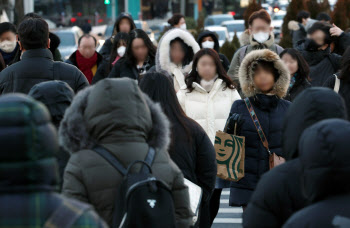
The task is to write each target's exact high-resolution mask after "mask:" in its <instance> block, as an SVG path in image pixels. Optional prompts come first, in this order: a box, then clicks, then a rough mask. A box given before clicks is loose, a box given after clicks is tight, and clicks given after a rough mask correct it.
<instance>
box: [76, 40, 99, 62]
mask: <svg viewBox="0 0 350 228" xmlns="http://www.w3.org/2000/svg"><path fill="white" fill-rule="evenodd" d="M78 50H79V52H80V54H81V55H82V56H84V58H86V59H89V58H91V57H92V56H93V55H94V54H95V52H96V44H95V40H94V39H93V38H92V37H84V38H83V39H82V40H81V41H80V45H79V47H78Z"/></svg>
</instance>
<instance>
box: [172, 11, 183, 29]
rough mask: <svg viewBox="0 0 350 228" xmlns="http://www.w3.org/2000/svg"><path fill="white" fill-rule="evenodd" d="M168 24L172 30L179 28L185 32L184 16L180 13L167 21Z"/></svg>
mask: <svg viewBox="0 0 350 228" xmlns="http://www.w3.org/2000/svg"><path fill="white" fill-rule="evenodd" d="M168 23H169V24H170V26H171V27H172V28H179V29H182V30H187V25H186V20H185V17H184V15H182V14H180V13H175V14H174V15H173V16H172V17H171V18H170V19H169V20H168Z"/></svg>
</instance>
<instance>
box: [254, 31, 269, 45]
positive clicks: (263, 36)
mask: <svg viewBox="0 0 350 228" xmlns="http://www.w3.org/2000/svg"><path fill="white" fill-rule="evenodd" d="M269 37H270V33H268V32H258V33H255V34H253V38H254V40H256V41H258V42H259V43H261V44H262V43H264V42H265V41H267V40H268V39H269Z"/></svg>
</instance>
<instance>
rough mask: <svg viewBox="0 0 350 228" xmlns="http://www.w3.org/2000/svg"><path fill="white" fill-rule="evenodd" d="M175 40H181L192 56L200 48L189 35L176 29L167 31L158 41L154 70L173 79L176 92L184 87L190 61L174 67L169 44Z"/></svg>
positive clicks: (190, 67)
mask: <svg viewBox="0 0 350 228" xmlns="http://www.w3.org/2000/svg"><path fill="white" fill-rule="evenodd" d="M176 38H180V39H181V40H183V42H184V43H185V44H186V45H188V47H189V49H190V51H192V52H193V54H196V53H197V52H198V51H199V50H200V47H199V45H198V43H197V41H196V40H195V39H194V38H193V36H192V34H191V33H189V32H188V31H185V30H183V29H178V28H175V29H171V30H169V31H167V32H166V33H165V34H164V35H163V37H162V38H161V40H160V41H159V44H158V48H157V55H156V70H157V72H163V73H164V72H165V73H167V74H168V75H169V76H171V77H172V78H173V80H174V88H175V91H176V92H177V91H179V90H180V88H181V87H182V86H184V85H185V76H186V75H187V74H188V73H189V72H190V71H191V70H192V61H191V62H190V63H188V64H187V65H185V66H182V65H175V64H174V63H173V62H171V60H170V43H171V41H173V40H174V39H176Z"/></svg>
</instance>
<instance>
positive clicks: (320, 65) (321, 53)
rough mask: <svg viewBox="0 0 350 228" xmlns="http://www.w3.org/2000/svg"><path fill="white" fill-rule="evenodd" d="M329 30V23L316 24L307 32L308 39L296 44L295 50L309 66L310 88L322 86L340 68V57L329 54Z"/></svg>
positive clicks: (331, 40) (330, 37) (330, 40)
mask: <svg viewBox="0 0 350 228" xmlns="http://www.w3.org/2000/svg"><path fill="white" fill-rule="evenodd" d="M331 28H332V26H331V25H330V24H329V23H326V22H316V23H315V24H313V26H312V27H311V28H310V29H309V30H308V38H307V39H305V40H301V41H299V42H297V48H296V49H297V50H298V51H300V52H301V54H302V55H303V57H304V58H305V60H306V61H307V63H308V64H309V66H310V78H311V85H312V86H322V85H323V84H324V83H325V82H326V81H327V79H328V78H329V77H330V76H332V75H333V74H334V73H336V72H337V71H338V70H339V68H340V60H341V56H340V55H337V54H334V53H331V48H330V45H331V43H332V42H333V38H332V36H331V34H330V29H331Z"/></svg>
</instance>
